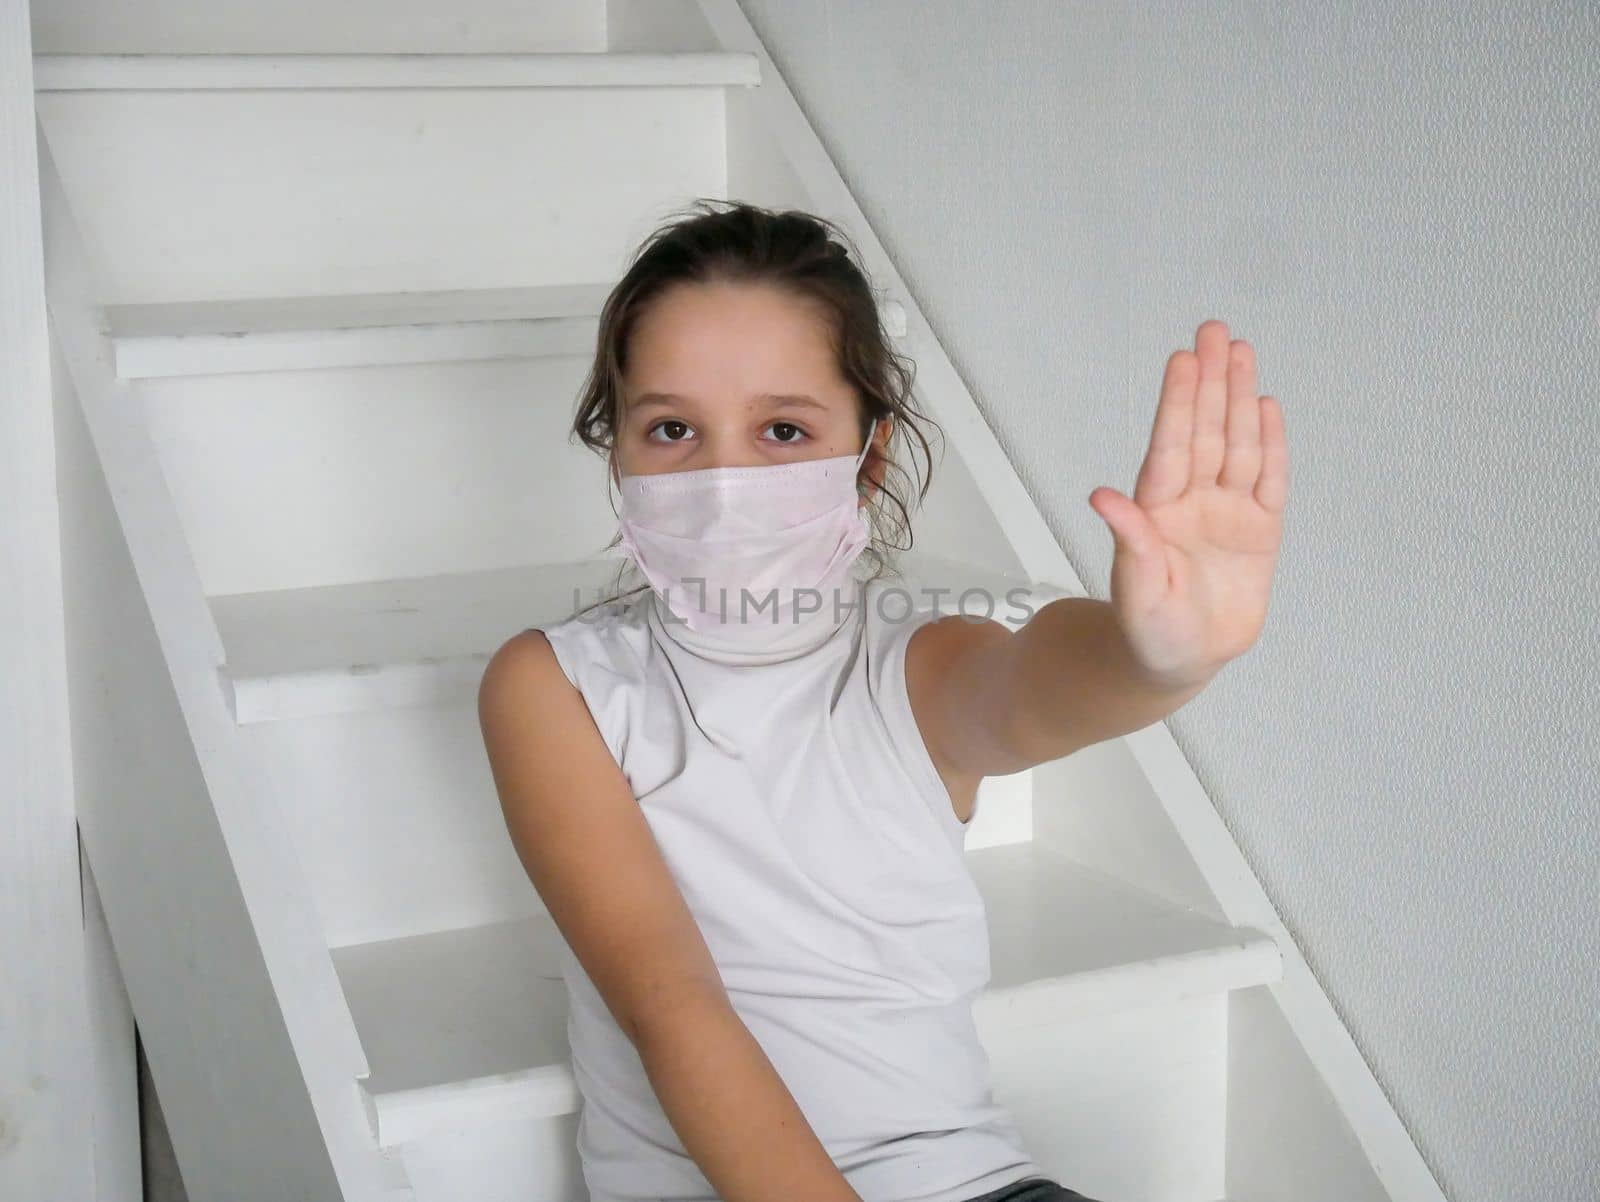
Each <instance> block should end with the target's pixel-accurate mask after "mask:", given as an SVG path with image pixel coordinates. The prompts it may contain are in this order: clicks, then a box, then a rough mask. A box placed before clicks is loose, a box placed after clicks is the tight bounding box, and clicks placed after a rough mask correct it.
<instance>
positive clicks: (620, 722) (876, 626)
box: [538, 573, 1043, 1202]
mask: <svg viewBox="0 0 1600 1202" xmlns="http://www.w3.org/2000/svg"><path fill="white" fill-rule="evenodd" d="M845 587H846V588H847V589H854V590H856V591H855V592H854V593H853V594H852V593H849V592H847V593H845V594H844V596H845V597H846V598H849V597H850V596H852V595H853V596H854V597H855V598H856V600H857V604H856V605H854V606H853V607H851V606H848V605H847V606H844V607H843V608H844V610H845V612H843V613H842V614H840V613H836V612H834V611H835V607H834V606H832V605H829V606H826V607H825V608H824V609H823V610H821V611H819V612H818V614H816V615H812V616H810V617H808V618H806V619H805V620H804V621H803V622H801V623H798V624H794V625H792V626H790V627H787V628H786V629H785V630H784V631H783V633H782V635H781V636H780V639H779V640H777V641H774V640H772V639H769V640H768V641H769V644H770V645H769V647H768V648H767V649H764V650H761V651H750V650H744V649H740V648H734V647H732V646H730V645H728V644H726V643H725V642H722V641H720V640H719V639H718V638H717V637H716V635H715V634H714V633H710V632H703V633H696V632H694V631H692V630H690V629H689V627H688V626H686V625H684V624H683V623H682V622H680V621H679V620H678V619H677V618H676V617H675V616H674V615H672V614H671V613H670V612H669V611H666V610H665V607H664V606H663V605H662V604H661V602H660V599H659V598H658V597H657V596H656V595H655V594H654V593H653V592H651V591H649V590H644V591H642V592H640V593H638V594H635V595H634V596H631V597H626V598H624V599H622V600H620V601H614V602H611V603H610V604H608V605H606V606H603V607H599V608H597V609H594V610H590V611H589V612H588V613H584V614H579V615H576V616H573V617H568V618H567V619H565V620H563V621H558V622H553V623H549V624H545V625H542V626H540V627H538V629H542V630H543V631H544V633H545V636H546V637H547V638H548V640H549V642H550V644H551V646H552V648H553V649H554V651H555V654H556V658H557V659H558V660H559V661H560V664H561V667H562V670H563V671H564V672H565V673H566V675H567V677H568V678H569V679H570V680H571V681H572V682H573V684H574V685H575V686H576V687H577V688H578V689H579V691H580V692H581V693H582V694H583V697H584V700H585V701H586V702H587V703H588V707H589V710H590V712H591V713H592V714H593V716H594V720H595V723H596V725H597V726H598V727H599V729H600V733H601V734H602V735H603V736H604V738H605V741H606V744H607V746H608V747H609V748H610V750H611V753H612V754H613V755H614V756H615V757H616V760H617V763H618V764H619V765H620V766H621V768H622V771H623V773H624V775H625V776H626V777H627V779H628V782H629V784H630V785H631V786H632V788H633V793H634V796H635V797H636V798H637V799H638V801H639V804H640V806H641V807H642V808H643V810H644V814H645V817H646V818H647V819H648V821H649V823H650V827H651V830H652V832H653V834H654V836H655V840H656V843H657V844H658V846H659V847H660V849H661V852H662V854H663V856H664V858H665V860H666V863H667V865H668V867H669V869H670V871H671V873H672V876H673V878H674V879H675V881H676V882H677V885H678V888H679V889H680V891H681V892H682V894H683V896H684V899H685V901H686V902H687V903H688V906H689V908H690V910H691V912H692V913H693V915H694V918H695V920H696V923H697V924H698V926H699V928H700V930H701V932H702V933H703V935H704V937H705V940H706V943H707V945H708V946H709V948H710V951H711V954H712V956H713V958H714V959H715V961H716V964H717V967H718V970H719V972H720V975H721V977H722V981H723V984H724V985H725V987H726V989H727V992H728V997H729V1000H730V1002H731V1003H732V1005H733V1006H734V1008H735V1009H736V1011H737V1013H738V1014H739V1016H740V1017H741V1019H742V1020H743V1021H744V1023H745V1024H746V1026H747V1027H748V1028H749V1030H750V1032H751V1034H752V1035H753V1036H754V1037H755V1039H756V1040H757V1041H758V1042H759V1043H760V1044H761V1047H762V1049H763V1050H764V1051H765V1053H766V1055H767V1057H768V1059H769V1060H771V1062H772V1064H773V1067H774V1068H775V1069H776V1070H777V1072H778V1074H779V1076H781V1077H782V1078H783V1081H784V1083H785V1084H786V1085H787V1086H788V1088H789V1091H790V1092H791V1093H792V1094H793V1096H794V1098H795V1101H796V1102H797V1103H798V1104H799V1106H800V1109H801V1111H802V1112H803V1113H804V1114H805V1117H806V1119H807V1121H808V1122H809V1123H810V1125H811V1127H812V1129H813V1130H814V1131H815V1132H816V1134H817V1136H818V1138H819V1139H820V1140H821V1141H822V1143H823V1145H824V1146H825V1147H826V1148H827V1150H828V1152H829V1153H830V1155H831V1156H832V1158H833V1160H834V1163H835V1164H836V1165H837V1166H838V1167H839V1169H840V1170H841V1171H842V1172H843V1173H844V1174H845V1176H846V1177H847V1178H848V1180H849V1181H850V1184H851V1186H852V1187H853V1188H854V1189H855V1191H856V1193H857V1194H859V1195H860V1196H861V1197H862V1199H863V1200H864V1202H960V1200H962V1199H967V1198H971V1197H974V1196H975V1195H978V1194H982V1193H987V1192H988V1191H990V1190H994V1189H998V1188H1000V1187H1001V1186H1003V1185H1007V1184H1010V1183H1011V1182H1013V1181H1017V1180H1019V1179H1021V1178H1023V1177H1027V1176H1042V1175H1043V1170H1042V1169H1041V1168H1040V1167H1039V1165H1038V1164H1036V1163H1035V1162H1034V1160H1033V1159H1032V1158H1031V1157H1030V1156H1029V1155H1028V1153H1027V1151H1026V1150H1025V1149H1024V1147H1023V1144H1022V1140H1021V1138H1020V1136H1019V1134H1018V1131H1017V1129H1016V1127H1015V1126H1014V1124H1013V1122H1012V1119H1011V1117H1010V1115H1009V1114H1008V1113H1007V1112H1006V1110H1005V1109H1004V1108H1002V1107H1001V1106H999V1105H998V1104H997V1103H996V1102H995V1101H994V1099H993V1096H992V1093H991V1082H990V1075H989V1064H988V1060H987V1058H986V1055H985V1052H984V1049H983V1046H982V1044H981V1043H980V1042H979V1039H978V1035H977V1030H976V1028H975V1026H974V1025H973V1018H972V1001H973V998H974V996H975V995H976V994H977V993H978V992H979V991H980V990H982V988H983V987H984V985H985V984H986V983H987V981H988V979H989V938H988V927H987V923H986V919H985V911H984V906H983V899H982V896H981V895H980V894H979V892H978V890H977V886H976V885H975V883H974V881H973V879H972V876H971V874H970V872H969V870H968V868H967V865H966V860H965V856H964V850H963V841H964V836H965V834H966V830H967V827H966V826H965V825H964V824H962V823H961V822H960V821H959V820H958V819H957V818H956V815H955V812H954V810H953V809H952V807H951V801H950V795H949V792H948V791H947V790H946V788H945V786H944V784H943V781H942V780H941V779H940V777H939V775H938V772H937V770H936V769H935V767H934V765H933V761H932V760H931V759H930V758H929V755H928V752H927V748H926V745H925V744H924V743H923V741H922V737H921V734H920V732H919V730H918V727H917V725H916V721H915V718H914V717H913V715H912V712H911V706H910V702H909V699H908V697H907V693H906V686H905V650H906V644H907V641H908V640H909V638H910V636H911V634H912V632H913V631H915V630H916V629H917V628H918V627H919V626H920V625H922V624H923V623H925V622H927V621H930V620H933V619H935V618H937V617H940V616H942V615H941V614H940V613H939V612H938V611H936V610H933V609H919V610H917V611H916V612H909V611H910V610H911V608H912V603H913V599H914V595H913V590H911V589H909V588H906V587H903V586H896V585H894V584H893V583H885V582H884V581H882V580H879V581H874V582H872V583H870V584H868V585H865V586H863V585H862V584H861V582H860V573H857V575H856V577H855V579H853V580H852V581H851V582H850V583H848V584H847V585H846V586H845ZM908 612H909V616H907V615H908ZM779 642H781V643H782V644H784V645H781V646H780V645H779ZM560 948H561V955H562V973H563V976H564V978H565V980H566V983H567V989H568V994H569V998H570V1010H569V1017H568V1022H567V1035H568V1038H569V1041H570V1044H571V1050H572V1067H573V1073H574V1075H575V1077H576V1081H577V1085H578V1089H579V1092H580V1093H581V1095H582V1098H583V1104H582V1108H581V1111H580V1117H579V1123H578V1137H577V1144H578V1152H579V1156H580V1159H581V1161H582V1165H583V1175H584V1178H585V1181H586V1183H587V1185H588V1188H589V1196H590V1199H591V1202H642V1200H646V1199H648V1200H651V1202H655V1200H661V1199H671V1200H685V1202H716V1198H717V1195H716V1192H715V1190H714V1189H713V1188H712V1186H711V1184H710V1182H709V1181H708V1180H707V1179H706V1177H705V1175H704V1174H703V1173H702V1172H701V1171H700V1169H699V1167H698V1165H697V1164H696V1163H695V1161H694V1160H693V1158H691V1157H690V1156H689V1155H688V1154H687V1152H686V1151H685V1150H684V1147H683V1144H682V1142H681V1141H680V1140H679V1139H678V1137H677V1134H676V1133H675V1132H674V1131H673V1129H672V1127H671V1125H670V1124H669V1123H668V1121H667V1118H666V1114H665V1112H664V1111H663V1110H662V1109H661V1106H660V1103H659V1101H658V1100H657V1098H656V1096H655V1092H654V1090H653V1088H652V1087H651V1085H650V1082H649V1078H648V1077H647V1076H646V1075H645V1072H644V1067H643V1065H642V1063H641V1062H640V1059H639V1056H638V1052H637V1050H636V1048H635V1047H634V1046H633V1043H632V1041H630V1040H629V1039H628V1038H627V1036H626V1035H625V1034H624V1033H623V1032H622V1030H621V1029H620V1028H619V1027H618V1026H617V1024H616V1021H615V1020H614V1019H613V1018H612V1017H611V1013H610V1011H609V1010H608V1009H607V1008H606V1005H605V1002H604V1000H603V999H602V998H601V996H600V994H599V992H598V991H597V990H596V989H595V987H594V984H593V982H591V981H590V979H589V977H588V974H587V973H585V972H584V970H583V967H582V965H581V964H580V963H579V962H578V960H577V958H576V956H574V955H573V954H572V950H571V947H570V946H569V945H568V944H567V943H566V942H565V941H564V940H562V941H560Z"/></svg>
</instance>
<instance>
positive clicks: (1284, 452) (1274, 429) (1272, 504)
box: [1256, 396, 1289, 513]
mask: <svg viewBox="0 0 1600 1202" xmlns="http://www.w3.org/2000/svg"><path fill="white" fill-rule="evenodd" d="M1256 501H1257V502H1258V503H1259V504H1260V505H1261V507H1262V508H1263V509H1266V510H1269V511H1270V512H1272V513H1282V512H1283V508H1284V506H1285V505H1286V504H1288V501H1289V439H1288V436H1287V434H1286V433H1285V431H1284V426H1283V407H1282V406H1281V405H1279V404H1278V398H1277V397H1271V396H1264V397H1262V398H1261V479H1260V480H1258V481H1257V482H1256Z"/></svg>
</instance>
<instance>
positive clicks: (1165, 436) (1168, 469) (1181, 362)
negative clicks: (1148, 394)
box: [1133, 350, 1200, 507]
mask: <svg viewBox="0 0 1600 1202" xmlns="http://www.w3.org/2000/svg"><path fill="white" fill-rule="evenodd" d="M1199 376H1200V361H1199V360H1198V359H1196V358H1195V356H1194V352H1193V351H1188V350H1181V351H1173V352H1172V354H1171V355H1170V356H1168V358H1167V370H1166V374H1165V375H1164V376H1163V377H1162V379H1161V400H1160V402H1159V403H1158V404H1157V405H1156V417H1155V423H1154V425H1153V426H1152V427H1151V430H1150V448H1149V450H1147V451H1146V452H1145V457H1144V463H1143V464H1142V465H1141V466H1140V468H1139V478H1138V479H1137V480H1136V481H1135V482H1134V487H1133V497H1134V500H1136V501H1137V502H1138V503H1139V504H1140V505H1143V506H1146V507H1154V506H1156V505H1161V504H1164V503H1166V502H1168V501H1173V500H1176V499H1177V498H1178V497H1180V496H1182V495H1183V490H1184V489H1185V488H1187V487H1188V486H1189V455H1190V453H1191V447H1190V442H1191V439H1192V437H1193V429H1194V390H1195V381H1196V380H1198V379H1199Z"/></svg>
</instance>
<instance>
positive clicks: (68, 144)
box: [38, 87, 726, 303]
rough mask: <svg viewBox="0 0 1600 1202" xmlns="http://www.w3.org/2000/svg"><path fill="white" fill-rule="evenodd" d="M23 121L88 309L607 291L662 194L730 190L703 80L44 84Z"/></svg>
mask: <svg viewBox="0 0 1600 1202" xmlns="http://www.w3.org/2000/svg"><path fill="white" fill-rule="evenodd" d="M38 111H39V117H40V119H41V121H42V122H43V123H44V126H45V129H46V131H47V134H48V136H49V138H50V141H51V145H52V148H53V150H54V153H55V155H56V159H57V162H58V164H59V166H60V169H61V173H62V176H63V178H64V180H65V182H66V186H67V190H68V193H69V194H70V195H71V196H73V197H74V203H75V208H76V210H77V214H78V219H79V221H80V222H81V224H82V227H83V229H84V233H85V236H86V238H87V240H88V242H89V244H90V245H91V246H92V247H93V248H94V250H95V253H96V258H97V268H98V269H99V270H100V271H101V272H102V274H103V278H104V281H105V285H106V288H105V292H104V293H103V294H102V296H101V298H100V299H101V300H102V302H104V303H132V302H137V301H165V300H195V299H207V298H222V297H240V296H272V295H301V294H314V293H325V292H401V291H411V290H421V289H432V288H478V287H502V286H505V287H509V286H514V285H523V284H527V283H530V282H534V283H554V282H562V281H580V280H593V279H605V278H610V277H614V276H615V275H616V274H617V273H618V272H619V271H620V270H621V267H622V266H623V261H624V258H625V255H626V252H627V249H628V248H629V247H631V246H633V245H635V244H637V243H638V242H639V241H640V239H642V237H643V236H644V235H645V234H646V233H648V231H649V230H650V229H651V228H653V227H654V225H655V224H656V222H657V221H658V220H659V219H660V218H661V216H663V215H664V209H665V198H673V197H676V198H681V200H687V199H689V198H690V197H693V196H697V195H708V196H720V195H723V194H724V188H725V183H726V168H725V159H724V148H723V90H722V89H721V88H715V87H712V88H700V87H683V88H677V87H668V88H486V89H466V90H443V89H431V90H408V91H401V90H386V89H378V90H344V91H340V90H310V91H276V92H250V91H242V92H187V93H185V92H105V93H44V94H41V95H40V96H39V97H38ZM596 130H604V131H605V136H604V137H598V136H596ZM224 163H225V164H226V169H225V170H219V169H218V164H224Z"/></svg>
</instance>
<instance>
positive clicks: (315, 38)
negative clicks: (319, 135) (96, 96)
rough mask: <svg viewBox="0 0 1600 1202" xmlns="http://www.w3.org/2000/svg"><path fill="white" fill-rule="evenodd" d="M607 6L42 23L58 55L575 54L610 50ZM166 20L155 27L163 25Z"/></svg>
mask: <svg viewBox="0 0 1600 1202" xmlns="http://www.w3.org/2000/svg"><path fill="white" fill-rule="evenodd" d="M606 8H607V4H606V0H464V2H462V3H459V4H455V5H451V6H450V7H448V8H446V7H443V6H441V5H439V4H438V3H436V2H435V0H341V2H340V3H339V4H336V5H329V4H323V3H319V2H318V0H279V2H278V3H276V4H219V5H210V6H208V7H207V8H206V9H205V12H204V17H205V19H204V20H200V19H198V10H195V11H196V14H197V15H196V19H185V17H186V16H187V12H186V10H184V9H182V8H173V9H162V10H158V11H151V10H146V9H141V8H139V7H137V6H133V5H129V4H125V3H123V2H122V0H51V3H50V4H48V5H40V6H39V11H38V12H37V13H35V14H34V16H33V40H34V49H35V50H36V51H37V52H39V53H50V54H69V53H70V54H104V53H123V54H128V53H140V52H142V53H161V54H183V53H188V54H214V53H218V52H231V53H234V54H242V53H247V52H248V53H256V54H274V53H278V54H281V53H286V52H291V51H320V52H324V53H331V52H338V51H349V52H356V51H367V52H370V51H387V52H390V53H405V52H410V53H428V52H430V51H431V52H433V53H436V54H441V53H455V54H461V53H467V52H471V51H500V52H506V51H510V50H518V51H573V50H604V49H605V48H606V41H607V39H606ZM158 15H159V16H160V17H162V18H165V19H154V18H155V17H157V16H158Z"/></svg>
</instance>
